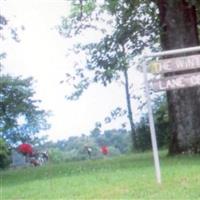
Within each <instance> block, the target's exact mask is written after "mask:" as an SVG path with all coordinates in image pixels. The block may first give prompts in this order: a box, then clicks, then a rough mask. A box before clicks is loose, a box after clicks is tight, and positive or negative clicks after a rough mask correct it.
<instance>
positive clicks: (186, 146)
mask: <svg viewBox="0 0 200 200" xmlns="http://www.w3.org/2000/svg"><path fill="white" fill-rule="evenodd" d="M82 2H83V1H81V3H80V4H79V8H80V6H81V8H82V9H81V11H80V13H81V15H79V18H78V16H77V15H75V14H76V12H74V13H73V19H74V21H76V20H77V21H78V20H79V23H77V24H78V25H79V26H78V25H77V26H76V27H75V26H74V27H73V28H75V29H73V31H74V30H78V31H74V32H76V33H80V29H84V28H88V27H89V26H86V24H87V23H88V24H89V23H90V20H91V16H92V15H93V14H95V13H97V11H96V10H95V9H94V7H95V6H93V7H92V9H91V10H90V12H87V13H84V9H83V8H84V6H86V5H87V3H89V2H91V1H84V4H83V3H82ZM92 2H93V3H94V1H92ZM96 8H98V6H97V7H96ZM102 8H103V9H102V12H103V11H105V10H107V11H109V12H110V13H111V14H112V16H114V18H113V19H114V26H115V28H116V29H115V30H116V31H114V32H113V33H112V34H111V36H110V37H111V38H115V34H114V33H116V32H117V33H119V36H120V37H118V39H117V41H119V42H120V41H121V38H122V39H123V40H122V41H125V42H126V48H127V49H128V50H130V52H131V51H133V50H134V49H135V48H134V47H135V46H136V49H137V47H139V49H140V50H142V49H144V47H146V46H148V47H150V46H152V45H150V44H154V43H155V41H158V39H159V41H160V44H161V49H162V50H169V49H177V48H183V47H190V46H197V45H198V44H199V34H198V27H197V26H198V24H199V16H200V2H199V1H197V0H194V1H188V0H176V1H174V0H139V1H132V0H122V1H117V0H108V1H105V2H104V4H103V5H102ZM97 10H98V9H97ZM104 13H105V12H104ZM80 16H81V18H80ZM80 19H82V20H80ZM89 19H90V20H89ZM74 21H73V20H72V24H73V23H74ZM158 21H159V24H158V23H157V22H158ZM80 24H81V25H82V26H80ZM71 27H72V26H71ZM158 36H159V37H158ZM106 37H107V36H106ZM109 46H111V47H112V45H111V44H109ZM129 47H130V48H129ZM97 52H98V51H97ZM128 52H129V51H128ZM138 52H139V51H138ZM108 55H109V53H108V54H107V56H108ZM134 55H137V52H136V54H134ZM109 60H111V61H112V57H111V59H110V58H109ZM112 66H113V65H112ZM111 69H112V68H111ZM108 72H109V76H108V77H109V79H108V80H110V77H113V74H114V73H113V70H109V71H108ZM199 94H200V93H199V87H194V88H188V89H180V90H174V91H168V92H167V100H168V105H169V106H168V109H169V120H170V135H171V136H170V145H169V153H170V154H171V155H173V154H177V153H181V152H182V151H192V152H194V153H197V152H198V151H199V150H198V149H199V145H200V142H199V138H200V137H199V135H200V132H199V130H200V127H199V126H200V121H199V120H200V112H199V111H198V108H199V106H200V98H199ZM186 113H187V114H186Z"/></svg>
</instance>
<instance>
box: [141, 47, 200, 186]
mask: <svg viewBox="0 0 200 200" xmlns="http://www.w3.org/2000/svg"><path fill="white" fill-rule="evenodd" d="M197 51H199V52H200V46H198V47H190V48H183V49H177V50H169V51H163V52H158V53H152V54H149V55H145V56H143V58H142V67H143V74H144V84H145V94H146V99H147V106H148V116H149V124H150V132H151V142H152V148H153V157H154V164H155V171H156V178H157V182H158V183H161V171H160V162H159V154H158V147H157V140H156V131H155V124H154V119H153V111H152V107H151V98H150V92H149V83H148V74H147V63H146V59H147V58H150V57H151V58H153V57H154V58H155V57H161V56H168V55H177V54H183V53H190V52H197ZM153 65H154V66H153V71H154V72H155V73H158V72H159V73H161V74H162V73H165V71H167V72H172V71H184V73H185V74H181V75H179V76H172V77H169V78H165V79H161V80H156V81H152V82H151V87H152V88H153V89H155V90H158V91H159V90H173V89H178V88H185V87H192V86H195V85H200V73H196V74H194V73H191V72H188V71H187V70H188V69H198V68H200V55H194V56H185V57H179V58H172V59H164V60H161V61H160V62H159V63H154V64H153Z"/></svg>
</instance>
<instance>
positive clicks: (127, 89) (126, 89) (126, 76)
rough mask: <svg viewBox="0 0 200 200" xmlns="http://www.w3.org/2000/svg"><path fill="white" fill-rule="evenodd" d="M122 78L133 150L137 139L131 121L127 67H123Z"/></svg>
mask: <svg viewBox="0 0 200 200" xmlns="http://www.w3.org/2000/svg"><path fill="white" fill-rule="evenodd" d="M123 72H124V79H125V85H124V86H125V93H126V103H127V110H128V119H129V123H130V127H131V138H132V144H133V150H135V149H137V139H136V130H135V125H134V123H133V113H132V108H131V97H130V92H129V79H128V72H127V68H125V69H124V71H123Z"/></svg>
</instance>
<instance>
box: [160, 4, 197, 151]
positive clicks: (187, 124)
mask: <svg viewBox="0 0 200 200" xmlns="http://www.w3.org/2000/svg"><path fill="white" fill-rule="evenodd" d="M157 5H158V8H159V18H160V27H161V33H160V39H161V46H162V49H163V50H169V49H179V48H184V47H191V46H197V45H198V44H199V39H198V30H197V17H196V9H195V7H194V6H192V5H191V4H189V3H188V1H186V0H158V1H157ZM167 99H168V110H169V120H170V136H171V138H170V145H169V154H170V155H173V154H179V153H182V152H183V151H193V152H194V153H196V152H198V149H199V150H200V88H199V87H193V88H185V89H179V90H173V91H168V92H167Z"/></svg>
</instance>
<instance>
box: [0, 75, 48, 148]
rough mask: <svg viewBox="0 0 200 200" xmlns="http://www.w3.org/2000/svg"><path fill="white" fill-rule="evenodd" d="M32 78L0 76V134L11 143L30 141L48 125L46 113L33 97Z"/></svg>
mask: <svg viewBox="0 0 200 200" xmlns="http://www.w3.org/2000/svg"><path fill="white" fill-rule="evenodd" d="M32 84H33V79H32V78H26V79H23V78H22V77H11V76H10V75H1V76H0V136H1V137H2V138H4V139H5V141H6V142H7V143H9V144H10V145H13V144H15V143H17V142H19V141H32V140H33V139H35V138H36V133H38V132H39V131H40V130H46V129H48V128H49V124H48V123H47V121H46V117H47V116H48V113H47V112H46V111H44V110H41V109H39V106H38V104H39V103H40V101H39V100H34V99H33V95H34V93H35V92H34V90H33V86H32Z"/></svg>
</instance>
